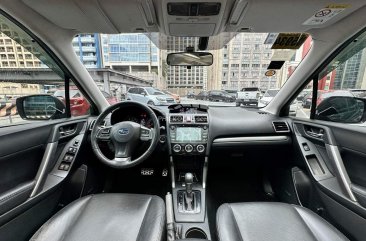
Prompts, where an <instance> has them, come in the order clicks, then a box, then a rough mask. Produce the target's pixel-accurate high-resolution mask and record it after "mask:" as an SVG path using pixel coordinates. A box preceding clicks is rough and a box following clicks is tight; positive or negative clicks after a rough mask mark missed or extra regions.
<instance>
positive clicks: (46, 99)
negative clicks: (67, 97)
mask: <svg viewBox="0 0 366 241" xmlns="http://www.w3.org/2000/svg"><path fill="white" fill-rule="evenodd" d="M16 105H17V110H18V113H19V115H20V117H21V118H22V119H25V120H49V119H58V118H62V117H65V105H64V103H63V102H62V101H61V100H59V99H58V98H56V97H54V96H51V95H29V96H23V97H19V98H18V99H17V100H16Z"/></svg>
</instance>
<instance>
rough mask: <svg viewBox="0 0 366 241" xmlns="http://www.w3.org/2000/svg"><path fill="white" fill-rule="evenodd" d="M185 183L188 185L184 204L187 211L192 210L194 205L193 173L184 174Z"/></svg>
mask: <svg viewBox="0 0 366 241" xmlns="http://www.w3.org/2000/svg"><path fill="white" fill-rule="evenodd" d="M184 183H185V186H186V192H185V194H184V204H185V206H186V210H187V211H192V210H193V207H194V193H193V191H192V185H193V174H192V173H190V172H187V173H186V174H185V175H184Z"/></svg>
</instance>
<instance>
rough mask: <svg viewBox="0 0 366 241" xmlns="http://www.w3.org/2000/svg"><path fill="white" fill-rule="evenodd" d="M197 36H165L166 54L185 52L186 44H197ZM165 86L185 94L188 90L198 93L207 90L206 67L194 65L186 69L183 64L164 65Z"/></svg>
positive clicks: (172, 90)
mask: <svg viewBox="0 0 366 241" xmlns="http://www.w3.org/2000/svg"><path fill="white" fill-rule="evenodd" d="M197 45H198V38H194V37H171V36H169V37H167V46H166V47H167V50H166V52H167V54H169V53H172V52H185V51H186V47H187V46H197ZM166 86H167V89H169V90H170V91H171V92H174V93H177V94H179V95H187V94H188V93H189V92H193V93H195V94H198V93H199V92H200V91H203V90H207V67H204V66H195V67H191V68H190V69H188V68H187V67H185V66H167V67H166Z"/></svg>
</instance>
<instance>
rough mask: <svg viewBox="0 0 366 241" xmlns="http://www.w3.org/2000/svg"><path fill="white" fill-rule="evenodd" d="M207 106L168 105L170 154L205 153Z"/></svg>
mask: <svg viewBox="0 0 366 241" xmlns="http://www.w3.org/2000/svg"><path fill="white" fill-rule="evenodd" d="M207 109H208V107H207V106H203V105H173V106H170V107H169V116H168V131H169V137H170V138H169V142H170V147H171V148H170V150H171V154H172V155H206V154H207V153H206V149H207V142H208V133H209V118H208V113H207Z"/></svg>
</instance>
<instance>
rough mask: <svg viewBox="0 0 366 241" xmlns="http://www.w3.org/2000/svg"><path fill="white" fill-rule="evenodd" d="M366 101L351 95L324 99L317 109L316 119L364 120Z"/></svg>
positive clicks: (358, 121)
mask: <svg viewBox="0 0 366 241" xmlns="http://www.w3.org/2000/svg"><path fill="white" fill-rule="evenodd" d="M365 101H366V100H363V99H359V98H355V97H349V96H332V97H329V98H326V99H324V100H323V101H322V102H321V103H320V104H319V105H318V106H317V107H316V110H315V119H318V120H326V121H333V122H340V123H360V122H362V121H364V117H365V116H364V115H365V107H366V105H365Z"/></svg>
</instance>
